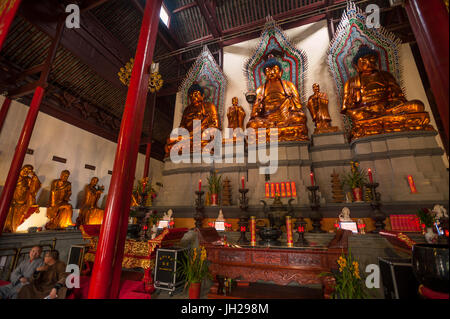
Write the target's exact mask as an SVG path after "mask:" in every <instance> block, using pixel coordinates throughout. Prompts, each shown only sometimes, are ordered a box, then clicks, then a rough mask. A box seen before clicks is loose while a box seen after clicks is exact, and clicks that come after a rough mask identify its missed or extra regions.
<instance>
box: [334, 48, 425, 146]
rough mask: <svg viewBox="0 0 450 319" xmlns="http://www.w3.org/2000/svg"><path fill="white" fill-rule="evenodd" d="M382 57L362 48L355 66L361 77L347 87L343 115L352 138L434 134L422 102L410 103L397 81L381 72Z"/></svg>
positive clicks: (355, 60) (356, 57)
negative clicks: (428, 131) (380, 58)
mask: <svg viewBox="0 0 450 319" xmlns="http://www.w3.org/2000/svg"><path fill="white" fill-rule="evenodd" d="M378 55H379V53H378V52H377V51H375V50H372V49H370V48H369V47H367V46H364V45H362V46H361V47H360V48H359V50H358V52H357V53H356V55H355V57H354V58H353V61H352V63H353V66H354V67H355V68H356V70H357V72H358V74H357V75H356V76H354V77H352V78H350V79H349V80H348V81H347V82H346V83H345V86H344V98H343V104H342V109H341V113H343V114H346V115H348V116H349V117H350V119H351V122H352V132H351V135H352V138H359V137H363V136H367V135H374V134H383V133H390V132H400V131H408V130H433V128H432V127H431V125H429V123H430V116H429V115H428V113H427V112H426V111H425V107H424V105H423V103H422V102H421V101H419V100H412V101H407V100H406V98H405V95H404V94H403V91H402V89H401V87H400V86H399V85H398V83H397V82H396V80H395V78H394V77H393V76H392V74H390V73H389V72H386V71H380V70H379V69H378V60H379V56H378Z"/></svg>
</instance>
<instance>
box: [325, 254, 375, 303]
mask: <svg viewBox="0 0 450 319" xmlns="http://www.w3.org/2000/svg"><path fill="white" fill-rule="evenodd" d="M337 264H338V266H339V270H338V272H336V273H330V272H327V273H321V274H320V276H321V277H325V276H331V277H334V279H335V282H336V284H335V286H334V291H333V293H332V294H331V297H332V298H333V299H366V298H369V296H368V294H367V292H366V291H365V290H364V280H363V278H361V275H360V273H359V263H358V261H357V260H355V259H354V258H353V256H352V255H351V253H350V251H349V252H348V254H347V255H345V254H344V253H343V254H342V255H341V256H340V257H339V259H338V260H337Z"/></svg>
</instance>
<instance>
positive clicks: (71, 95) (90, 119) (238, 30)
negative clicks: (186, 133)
mask: <svg viewBox="0 0 450 319" xmlns="http://www.w3.org/2000/svg"><path fill="white" fill-rule="evenodd" d="M149 1H150V0H149ZM74 2H76V3H78V4H79V5H80V8H81V10H82V13H81V28H80V29H66V30H65V31H64V33H63V37H62V39H61V43H60V46H59V48H58V51H57V54H56V58H55V61H54V63H53V66H52V70H51V74H50V77H49V87H48V90H47V93H46V96H45V98H44V102H43V105H42V108H41V109H42V111H43V112H45V113H48V114H50V115H52V116H55V117H57V118H60V119H62V120H64V121H66V122H69V123H71V124H74V125H77V126H79V127H81V128H83V129H86V130H88V131H91V132H93V133H95V134H98V135H100V136H103V137H105V138H108V139H110V140H112V141H116V139H117V134H118V131H119V128H120V121H121V116H122V113H123V108H124V105H125V98H126V93H127V87H126V86H124V85H123V84H122V83H121V82H120V81H119V79H118V76H117V72H118V71H119V69H120V68H121V67H122V66H124V65H125V63H126V62H128V61H129V59H130V58H131V57H133V56H134V52H135V50H136V46H137V41H138V37H139V30H140V25H141V21H142V14H143V8H144V6H145V0H79V1H75V0H40V1H35V0H23V3H22V5H21V8H20V11H19V15H18V17H17V18H16V19H15V21H14V22H13V25H12V27H11V30H10V33H9V35H8V38H7V40H6V43H5V45H4V47H3V49H2V51H1V52H0V68H1V70H2V72H0V92H3V93H4V94H6V92H9V94H11V92H13V93H14V89H16V88H17V87H19V86H21V85H23V84H26V83H29V82H31V81H33V80H34V79H35V76H34V74H33V73H32V71H33V68H34V67H36V66H39V65H40V64H41V63H42V62H43V61H44V59H45V55H46V49H47V48H48V47H49V46H50V43H51V39H52V37H53V36H54V34H55V29H56V21H57V17H58V14H61V13H63V12H64V10H63V8H64V5H65V4H68V3H74ZM355 2H356V3H357V4H358V3H359V5H360V7H362V8H364V7H365V6H366V5H367V4H368V3H377V4H378V5H379V6H380V7H381V8H382V15H381V18H382V21H381V24H382V25H383V26H385V27H387V28H388V29H390V30H391V31H392V32H394V33H396V34H397V35H398V36H399V37H400V38H401V39H402V40H403V41H404V42H412V41H414V37H413V36H412V31H411V29H410V26H409V23H408V19H407V18H406V14H405V12H404V9H403V8H402V7H390V5H389V1H388V0H376V1H375V0H371V1H370V2H368V1H355ZM164 6H165V7H166V8H167V10H168V11H169V16H170V23H169V27H166V26H165V25H164V24H163V23H162V22H160V24H159V30H158V37H157V41H156V48H155V53H154V61H155V62H158V63H159V64H160V66H159V70H160V73H161V74H162V76H163V79H164V86H163V88H162V89H161V91H160V92H159V93H158V94H157V96H156V97H154V96H151V95H150V94H149V96H148V98H147V105H150V103H152V101H156V102H155V103H156V113H155V119H154V125H153V131H152V141H153V144H152V156H153V157H154V158H157V159H162V158H163V146H164V143H165V140H166V138H167V136H168V135H169V134H170V131H171V129H172V121H173V115H174V105H175V94H176V91H177V88H178V86H179V84H180V83H181V81H182V80H183V78H184V76H185V74H186V72H187V71H188V70H189V68H190V67H191V65H192V63H193V62H194V61H195V58H196V57H197V56H198V54H199V53H200V51H201V49H202V47H203V45H208V48H209V50H210V51H211V52H212V53H213V55H214V56H215V58H216V60H217V62H218V63H219V65H221V64H222V53H221V49H222V48H223V47H224V46H227V45H230V44H233V43H238V42H241V41H244V40H248V39H251V38H255V37H258V36H259V34H260V32H261V29H262V27H263V25H264V23H265V19H266V17H267V16H269V15H271V16H273V17H274V19H275V20H276V21H278V23H279V24H280V25H281V26H282V28H284V29H288V28H292V27H295V26H299V25H302V24H306V23H310V22H314V21H319V20H322V19H327V20H328V21H329V23H328V24H329V31H330V34H331V33H332V32H333V31H332V30H333V28H334V26H336V25H337V24H338V22H339V19H340V17H341V15H342V11H343V9H344V7H345V0H336V1H332V0H215V1H214V0H165V1H164ZM31 96H32V94H26V95H19V96H15V97H16V98H18V99H20V100H21V101H22V102H24V103H25V104H28V103H29V101H30V99H31ZM13 97H14V96H13ZM149 125H150V123H149V115H148V114H146V116H145V119H144V131H143V134H142V143H143V144H144V143H145V142H148V141H149V138H148V127H149ZM141 151H144V147H142V148H141Z"/></svg>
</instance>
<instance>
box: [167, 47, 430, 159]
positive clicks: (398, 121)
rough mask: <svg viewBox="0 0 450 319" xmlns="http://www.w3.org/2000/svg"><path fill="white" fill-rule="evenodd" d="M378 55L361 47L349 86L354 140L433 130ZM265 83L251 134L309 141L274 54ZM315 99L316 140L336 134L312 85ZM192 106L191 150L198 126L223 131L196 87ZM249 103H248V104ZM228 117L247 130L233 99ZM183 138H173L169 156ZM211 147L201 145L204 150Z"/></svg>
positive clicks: (188, 113)
mask: <svg viewBox="0 0 450 319" xmlns="http://www.w3.org/2000/svg"><path fill="white" fill-rule="evenodd" d="M378 61H379V53H378V52H377V51H375V50H373V49H371V48H369V47H367V46H364V45H362V46H361V47H360V48H359V50H358V52H357V53H356V55H355V56H354V58H353V60H352V64H353V67H354V68H355V69H356V71H357V74H356V75H355V76H353V77H351V78H350V79H349V80H347V82H346V83H345V86H344V96H343V103H342V106H341V113H342V114H345V115H347V116H348V117H349V118H350V120H351V125H352V130H351V138H352V139H355V138H360V137H363V136H366V135H374V134H382V133H390V132H398V131H405V130H433V128H432V127H431V126H430V125H429V122H430V117H429V114H428V113H427V112H426V111H425V107H424V104H423V103H422V102H421V101H419V100H412V101H407V100H406V98H405V95H404V93H403V91H402V89H401V87H400V85H399V84H398V83H397V81H396V80H395V78H394V77H393V76H392V74H390V73H389V72H386V71H382V70H379V67H378ZM263 71H264V74H265V76H266V80H265V83H264V84H263V85H261V86H259V87H258V88H257V90H256V97H255V98H254V102H252V103H253V106H252V112H251V114H250V119H249V121H248V122H247V125H246V127H247V128H253V129H259V128H265V129H266V132H267V133H268V134H269V132H268V131H269V130H267V129H269V128H275V127H276V128H278V132H279V136H278V140H279V141H303V140H308V129H307V126H306V116H305V114H304V112H303V110H302V109H303V108H302V105H301V103H300V95H299V92H298V90H297V88H296V86H295V85H294V84H293V83H292V82H290V81H285V80H282V79H281V77H282V74H283V69H282V66H281V64H280V62H278V61H277V59H276V58H275V56H274V55H273V54H270V53H269V54H268V55H267V56H266V62H265V64H264V66H263ZM313 90H314V94H313V95H312V96H310V97H309V99H308V110H309V111H310V113H311V117H312V119H313V121H314V124H315V131H314V133H315V134H321V133H326V132H333V131H337V127H334V126H331V117H330V114H329V112H328V98H327V96H326V94H325V93H323V92H320V86H319V84H317V83H316V84H314V85H313ZM188 95H189V105H188V106H187V107H186V108H185V109H184V112H183V115H182V119H181V123H180V127H181V128H185V129H187V130H188V131H189V132H190V141H191V147H192V134H193V121H194V120H200V121H201V129H202V131H203V130H205V129H207V128H209V127H215V128H218V129H221V127H220V121H219V116H218V112H217V109H216V106H215V105H214V104H212V103H211V102H207V101H205V95H204V89H203V88H202V87H201V86H200V85H199V84H193V85H192V86H191V87H190V88H189V90H188ZM248 100H249V99H248ZM232 103H233V106H231V107H230V108H229V109H228V111H227V117H228V123H229V124H228V127H230V128H233V129H235V128H241V129H244V119H245V115H246V114H245V111H244V109H243V108H242V107H241V106H239V105H238V98H237V97H234V98H233V99H232ZM177 141H178V138H169V139H168V140H167V145H166V155H168V154H169V152H170V149H171V148H172V146H173V145H174V144H175V143H176V142H177ZM207 143H209V141H203V140H202V147H203V146H205V145H206V144H207Z"/></svg>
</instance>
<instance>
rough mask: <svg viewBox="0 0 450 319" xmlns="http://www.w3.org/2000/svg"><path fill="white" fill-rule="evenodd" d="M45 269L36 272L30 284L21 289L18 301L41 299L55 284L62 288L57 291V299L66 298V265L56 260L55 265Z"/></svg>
mask: <svg viewBox="0 0 450 319" xmlns="http://www.w3.org/2000/svg"><path fill="white" fill-rule="evenodd" d="M47 267H48V268H47V270H46V271H39V272H36V273H35V274H34V275H33V277H32V278H31V281H30V284H28V285H25V286H23V287H22V289H21V290H20V291H19V294H18V298H19V299H43V298H45V297H47V296H48V295H49V294H50V291H51V290H52V289H53V288H54V287H55V285H57V284H59V285H61V286H62V288H59V289H58V292H57V296H58V297H57V299H64V298H65V297H66V292H67V288H66V278H67V276H68V275H69V273H67V272H66V264H65V263H64V262H62V261H60V260H58V261H56V263H55V264H53V265H51V266H47Z"/></svg>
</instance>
